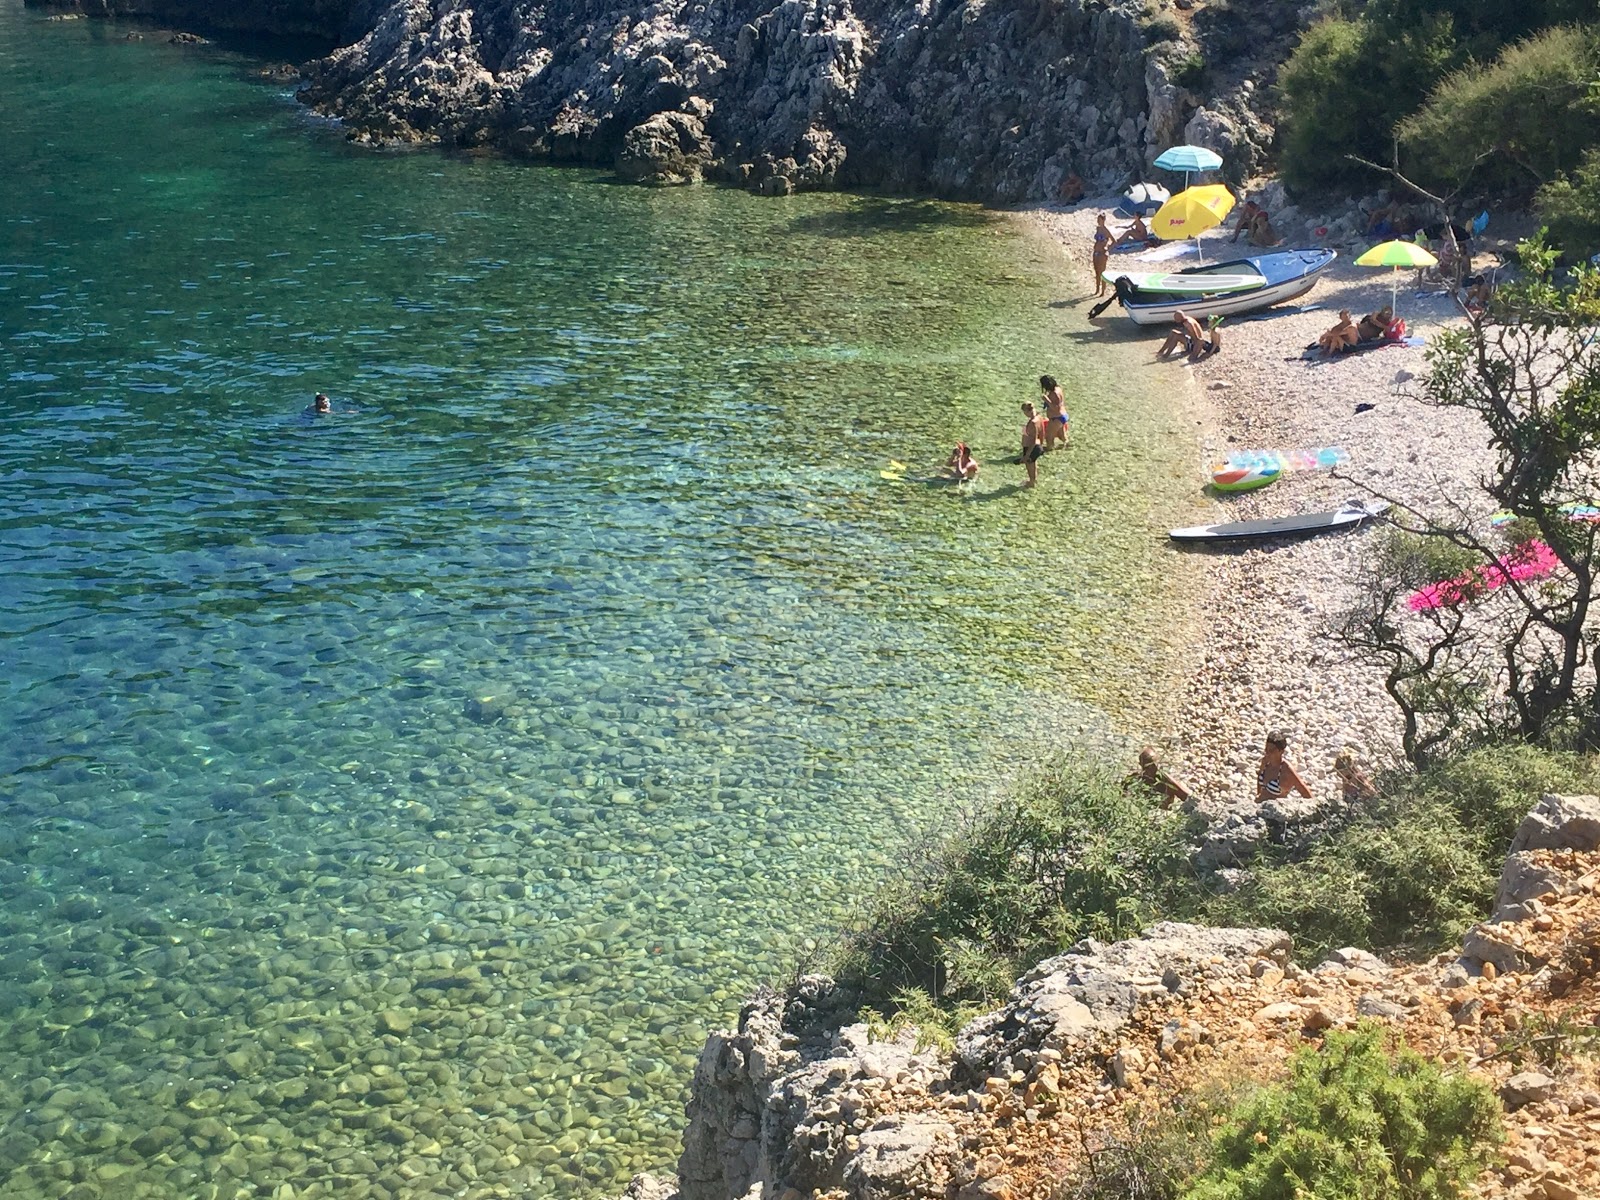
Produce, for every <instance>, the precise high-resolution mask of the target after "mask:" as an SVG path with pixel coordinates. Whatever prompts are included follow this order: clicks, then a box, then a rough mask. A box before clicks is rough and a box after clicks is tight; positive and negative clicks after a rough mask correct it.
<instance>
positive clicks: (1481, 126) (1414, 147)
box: [1399, 26, 1600, 196]
mask: <svg viewBox="0 0 1600 1200" xmlns="http://www.w3.org/2000/svg"><path fill="white" fill-rule="evenodd" d="M1597 70H1600V36H1597V34H1596V30H1595V29H1594V28H1592V27H1580V26H1561V27H1558V28H1555V29H1547V30H1545V31H1544V32H1542V33H1539V34H1537V35H1535V36H1534V37H1531V38H1529V39H1528V40H1526V41H1524V42H1519V43H1518V44H1516V45H1515V46H1511V47H1510V48H1508V49H1507V50H1506V51H1505V52H1504V53H1502V54H1501V55H1500V57H1499V58H1498V59H1497V60H1495V62H1494V63H1493V64H1492V65H1491V66H1489V67H1488V68H1487V69H1480V68H1478V67H1476V66H1472V67H1467V68H1465V69H1463V70H1460V71H1457V72H1455V73H1454V74H1452V75H1451V76H1449V77H1448V78H1447V79H1445V80H1444V81H1443V82H1442V83H1441V84H1440V85H1439V86H1438V87H1437V88H1436V89H1435V90H1434V92H1433V94H1432V95H1431V96H1430V97H1429V98H1428V102H1427V103H1426V104H1425V105H1424V106H1423V107H1422V109H1421V110H1420V111H1418V112H1416V113H1414V114H1413V115H1411V116H1410V117H1407V118H1406V119H1405V120H1404V121H1402V122H1401V124H1400V127H1399V135H1400V140H1401V143H1402V144H1403V145H1404V147H1405V149H1406V164H1407V168H1408V169H1409V170H1411V171H1413V172H1415V173H1416V174H1417V175H1418V176H1419V177H1421V178H1423V179H1427V180H1429V181H1430V182H1437V183H1438V184H1439V185H1441V186H1442V187H1448V188H1459V187H1461V186H1462V185H1464V184H1466V183H1467V182H1468V181H1469V180H1471V181H1472V182H1473V183H1474V184H1477V185H1479V186H1483V187H1488V188H1492V189H1494V190H1496V191H1499V192H1502V193H1509V194H1513V195H1516V194H1520V195H1522V196H1529V195H1531V194H1532V193H1533V191H1534V189H1535V188H1537V187H1539V186H1540V185H1541V184H1544V183H1547V182H1549V181H1551V180H1552V179H1554V178H1556V177H1557V176H1558V175H1559V174H1561V173H1562V172H1566V171H1570V170H1573V169H1575V168H1576V167H1577V166H1578V163H1579V161H1580V160H1581V159H1582V157H1583V154H1584V152H1585V151H1586V150H1587V149H1589V148H1590V147H1593V146H1595V145H1596V144H1597V143H1600V96H1596V95H1594V94H1593V88H1592V85H1593V83H1594V80H1595V76H1596V72H1597Z"/></svg>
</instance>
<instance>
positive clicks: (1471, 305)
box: [1461, 271, 1494, 313]
mask: <svg viewBox="0 0 1600 1200" xmlns="http://www.w3.org/2000/svg"><path fill="white" fill-rule="evenodd" d="M1461 286H1462V287H1463V288H1465V289H1466V290H1465V292H1464V293H1463V294H1462V297H1461V303H1462V304H1464V305H1466V308H1467V311H1468V312H1469V313H1481V312H1483V311H1484V310H1485V309H1487V308H1488V307H1489V301H1491V300H1493V299H1494V280H1493V279H1492V278H1491V277H1490V274H1489V272H1488V271H1484V272H1482V273H1481V274H1478V275H1468V276H1467V277H1466V278H1465V279H1463V280H1462V281H1461Z"/></svg>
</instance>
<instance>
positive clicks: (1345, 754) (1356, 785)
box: [1333, 746, 1378, 804]
mask: <svg viewBox="0 0 1600 1200" xmlns="http://www.w3.org/2000/svg"><path fill="white" fill-rule="evenodd" d="M1333 773H1334V774H1335V775H1337V776H1338V777H1339V787H1340V790H1341V792H1342V793H1343V796H1344V802H1345V803H1346V804H1354V803H1355V802H1356V801H1357V800H1372V799H1375V798H1376V797H1377V795H1378V785H1377V784H1375V783H1373V782H1372V780H1371V779H1369V778H1368V777H1367V773H1366V772H1365V771H1363V770H1362V769H1361V768H1360V767H1358V766H1356V752H1355V751H1354V750H1352V749H1350V747H1348V746H1346V747H1345V748H1344V749H1343V750H1341V751H1339V753H1338V754H1336V755H1335V756H1334V759H1333Z"/></svg>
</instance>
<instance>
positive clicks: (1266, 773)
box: [1128, 729, 1378, 807]
mask: <svg viewBox="0 0 1600 1200" xmlns="http://www.w3.org/2000/svg"><path fill="white" fill-rule="evenodd" d="M1288 750H1289V735H1288V734H1286V733H1283V732H1282V731H1281V730H1277V729H1273V730H1270V731H1269V732H1268V733H1267V740H1266V745H1265V746H1264V747H1263V749H1262V752H1261V761H1260V762H1259V763H1258V764H1257V765H1256V803H1258V804H1265V803H1267V802H1268V801H1269V800H1282V799H1286V798H1287V797H1288V796H1289V794H1290V793H1291V792H1298V793H1299V794H1300V795H1301V796H1304V797H1306V798H1307V799H1310V798H1311V789H1310V788H1309V787H1307V786H1306V783H1305V780H1303V779H1301V778H1300V774H1299V772H1297V771H1296V770H1295V769H1294V768H1293V767H1292V766H1290V765H1289V762H1288V760H1287V759H1286V758H1285V757H1284V756H1285V755H1286V754H1287V753H1288ZM1333 773H1334V775H1335V776H1336V777H1337V778H1338V780H1339V789H1340V798H1341V799H1342V800H1343V801H1344V802H1345V803H1346V804H1354V803H1356V802H1357V801H1360V800H1371V799H1373V798H1374V797H1376V796H1377V794H1378V787H1377V785H1376V784H1375V783H1373V782H1372V779H1371V777H1370V776H1368V775H1367V773H1366V772H1365V771H1363V770H1362V769H1361V767H1360V766H1359V765H1358V764H1357V762H1356V753H1355V751H1354V750H1352V749H1350V748H1349V747H1348V746H1347V747H1345V748H1344V749H1343V750H1341V751H1340V752H1339V753H1338V754H1337V755H1335V756H1334V759H1333ZM1128 783H1129V784H1130V785H1132V786H1137V787H1143V788H1146V789H1148V790H1150V791H1152V792H1154V793H1155V794H1156V795H1158V796H1159V797H1160V798H1161V802H1162V805H1163V807H1165V806H1166V805H1169V804H1171V803H1172V802H1173V801H1174V800H1176V801H1178V802H1179V803H1180V804H1181V803H1183V802H1184V801H1187V800H1188V799H1190V797H1191V796H1192V795H1193V793H1192V792H1190V790H1189V789H1188V788H1187V787H1185V786H1184V785H1183V784H1181V783H1179V782H1178V780H1177V779H1175V778H1174V777H1173V776H1171V775H1170V774H1168V773H1167V772H1166V771H1165V770H1164V769H1163V768H1162V766H1161V758H1160V755H1159V754H1157V752H1156V749H1155V747H1154V746H1146V747H1144V749H1142V750H1140V751H1139V766H1138V769H1137V770H1135V771H1134V772H1133V773H1132V774H1131V775H1129V776H1128Z"/></svg>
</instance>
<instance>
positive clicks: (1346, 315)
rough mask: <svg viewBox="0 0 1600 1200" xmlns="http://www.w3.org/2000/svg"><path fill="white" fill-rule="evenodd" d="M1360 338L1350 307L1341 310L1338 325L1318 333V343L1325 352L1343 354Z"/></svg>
mask: <svg viewBox="0 0 1600 1200" xmlns="http://www.w3.org/2000/svg"><path fill="white" fill-rule="evenodd" d="M1360 340H1361V335H1360V333H1358V332H1357V330H1356V323H1355V320H1354V318H1352V317H1351V316H1350V310H1349V309H1348V308H1341V309H1340V310H1339V323H1338V324H1337V325H1335V326H1334V327H1333V328H1332V329H1329V330H1327V331H1325V332H1323V333H1320V334H1318V335H1317V345H1319V346H1321V347H1322V352H1323V353H1324V354H1343V353H1344V352H1345V351H1346V350H1348V349H1350V348H1351V347H1352V346H1354V345H1355V344H1356V343H1357V342H1359V341H1360Z"/></svg>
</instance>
